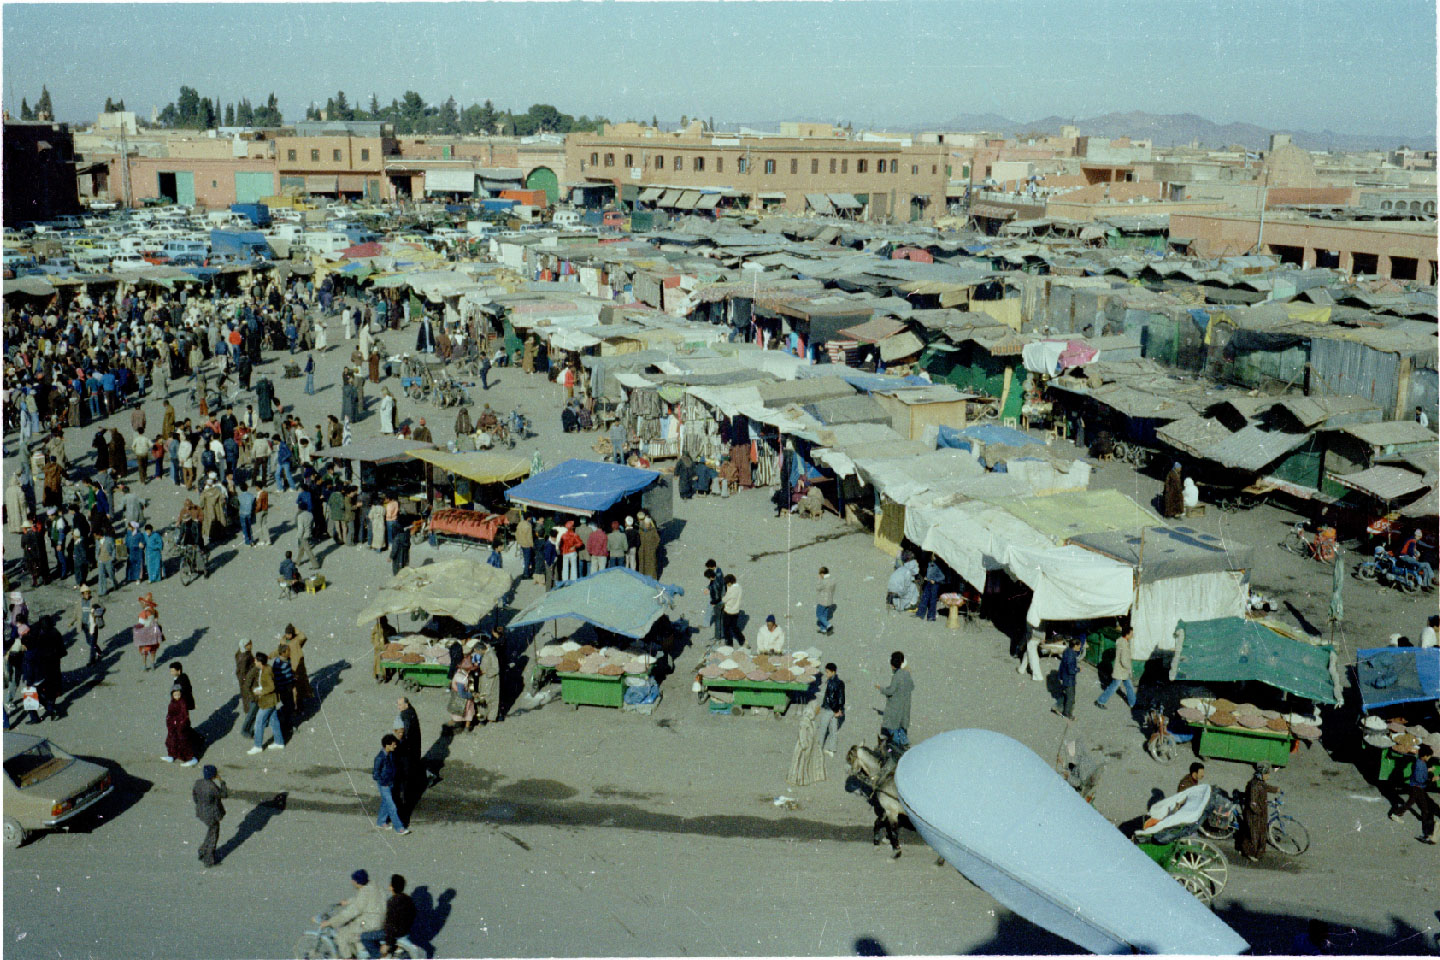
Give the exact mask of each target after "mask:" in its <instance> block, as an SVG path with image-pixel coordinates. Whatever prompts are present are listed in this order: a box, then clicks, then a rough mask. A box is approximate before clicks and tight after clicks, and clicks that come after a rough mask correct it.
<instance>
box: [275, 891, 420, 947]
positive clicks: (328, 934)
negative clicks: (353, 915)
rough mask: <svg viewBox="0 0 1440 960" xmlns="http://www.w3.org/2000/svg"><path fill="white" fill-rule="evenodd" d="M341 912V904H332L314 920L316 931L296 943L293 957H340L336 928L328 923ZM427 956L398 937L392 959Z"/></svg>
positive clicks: (302, 935)
mask: <svg viewBox="0 0 1440 960" xmlns="http://www.w3.org/2000/svg"><path fill="white" fill-rule="evenodd" d="M339 910H340V904H338V903H332V904H331V905H330V906H329V908H328V909H326V910H325V911H324V912H323V913H321V914H320V915H319V916H317V917H313V918H312V922H314V923H315V924H316V927H315V929H314V930H306V931H305V932H304V933H302V934H301V935H300V939H299V940H297V941H296V942H295V949H294V950H292V951H291V952H290V955H291V956H293V957H297V958H299V960H333V958H335V957H338V956H340V947H339V944H338V943H337V942H336V940H335V928H334V927H331V926H329V925H328V923H327V921H328V920H329V919H330V918H331V917H333V916H334V915H335V914H336V913H337V912H338V911H339ZM360 949H361V952H362V954H363V953H364V950H365V946H364V944H363V943H362V944H361V947H360ZM424 956H425V951H424V950H421V949H420V948H419V947H417V946H416V945H415V944H414V943H413V942H411V940H410V938H409V937H398V938H396V940H395V949H394V950H393V951H392V952H391V953H390V957H392V958H395V960H417V958H421V957H424Z"/></svg>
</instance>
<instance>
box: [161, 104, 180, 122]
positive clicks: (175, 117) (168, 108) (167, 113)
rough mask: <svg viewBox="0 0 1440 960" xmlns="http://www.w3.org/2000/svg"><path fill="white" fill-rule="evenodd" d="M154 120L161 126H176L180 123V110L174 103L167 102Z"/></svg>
mask: <svg viewBox="0 0 1440 960" xmlns="http://www.w3.org/2000/svg"><path fill="white" fill-rule="evenodd" d="M155 122H156V123H158V124H160V126H162V127H178V126H179V125H180V112H179V111H178V110H176V109H175V104H173V103H167V104H166V105H165V109H164V110H161V111H160V114H159V115H158V116H157V117H156V118H155Z"/></svg>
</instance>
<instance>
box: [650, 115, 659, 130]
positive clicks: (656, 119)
mask: <svg viewBox="0 0 1440 960" xmlns="http://www.w3.org/2000/svg"><path fill="white" fill-rule="evenodd" d="M650 126H652V127H658V126H660V118H659V117H657V116H655V115H654V114H651V115H650Z"/></svg>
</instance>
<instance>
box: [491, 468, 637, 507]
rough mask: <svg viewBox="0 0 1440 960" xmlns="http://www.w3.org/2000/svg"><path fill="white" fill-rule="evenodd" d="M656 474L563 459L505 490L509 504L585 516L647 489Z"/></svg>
mask: <svg viewBox="0 0 1440 960" xmlns="http://www.w3.org/2000/svg"><path fill="white" fill-rule="evenodd" d="M658 479H660V474H658V473H656V472H655V471H653V470H637V469H635V468H634V467H627V466H623V465H621V464H618V463H606V462H601V461H596V460H566V461H565V462H564V463H557V464H556V465H555V466H553V467H551V468H550V469H549V470H546V471H543V472H541V473H537V474H535V476H533V477H531V478H530V479H529V480H526V481H525V482H524V483H522V484H520V485H519V486H515V487H511V488H510V489H509V490H506V491H505V498H506V499H507V500H509V501H511V502H512V503H523V504H525V505H526V506H530V507H539V508H540V509H542V510H559V511H560V512H562V513H576V514H580V515H581V516H587V517H588V516H589V515H590V514H592V513H599V512H600V511H602V510H608V509H610V508H611V507H613V506H614V505H615V504H617V503H619V502H620V501H621V500H623V499H624V498H625V497H628V496H630V494H632V493H639V492H640V491H641V490H644V489H647V488H648V487H649V486H650V485H651V484H653V483H654V482H655V481H656V480H658Z"/></svg>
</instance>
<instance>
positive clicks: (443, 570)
mask: <svg viewBox="0 0 1440 960" xmlns="http://www.w3.org/2000/svg"><path fill="white" fill-rule="evenodd" d="M513 581H514V578H513V577H512V576H510V574H508V573H506V572H505V571H504V570H501V569H499V568H498V567H492V566H490V565H489V564H488V563H480V562H478V561H475V560H470V559H468V558H465V557H449V558H447V559H444V560H437V561H436V562H434V563H427V564H425V565H424V566H423V567H405V568H404V569H402V570H401V571H400V572H399V573H397V574H396V575H395V577H394V579H392V580H391V581H390V582H389V583H387V584H385V585H384V586H383V587H381V588H380V592H379V594H378V595H377V596H376V597H375V599H374V600H373V601H372V602H371V603H370V605H369V606H367V607H366V608H365V610H364V612H363V613H361V614H360V615H359V616H358V617H356V618H355V625H356V626H357V627H363V626H365V625H366V624H369V623H371V622H373V621H374V620H376V619H378V618H380V617H386V616H390V617H393V616H395V615H397V614H402V613H411V612H413V611H416V610H424V611H425V612H426V613H428V614H431V615H432V616H434V615H440V616H447V617H454V618H455V619H456V620H459V621H460V622H461V623H467V624H475V623H479V622H480V620H481V619H482V618H483V617H484V616H485V615H486V614H487V613H489V612H490V611H492V610H494V609H495V608H496V607H497V606H498V605H499V604H500V598H501V597H503V596H505V594H506V593H508V592H509V591H510V585H511V583H512V582H513Z"/></svg>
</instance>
